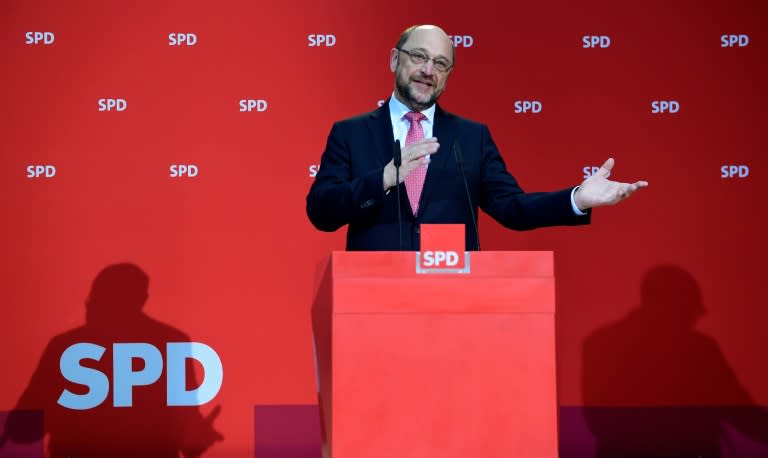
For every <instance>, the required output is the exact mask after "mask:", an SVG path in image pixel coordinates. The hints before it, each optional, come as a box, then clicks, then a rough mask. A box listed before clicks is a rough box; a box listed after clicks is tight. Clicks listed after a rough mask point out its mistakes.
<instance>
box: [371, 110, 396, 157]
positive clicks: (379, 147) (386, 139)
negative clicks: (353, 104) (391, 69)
mask: <svg viewBox="0 0 768 458" xmlns="http://www.w3.org/2000/svg"><path fill="white" fill-rule="evenodd" d="M368 130H369V131H370V132H371V137H372V138H373V144H374V148H375V153H374V154H375V157H376V162H377V164H378V165H379V167H384V166H385V165H387V163H389V161H391V160H392V155H393V149H392V148H393V145H394V143H395V138H394V136H393V134H392V120H391V119H390V118H389V99H387V101H385V102H384V105H382V106H380V107H379V108H378V109H377V110H375V111H373V112H371V114H370V116H369V117H368Z"/></svg>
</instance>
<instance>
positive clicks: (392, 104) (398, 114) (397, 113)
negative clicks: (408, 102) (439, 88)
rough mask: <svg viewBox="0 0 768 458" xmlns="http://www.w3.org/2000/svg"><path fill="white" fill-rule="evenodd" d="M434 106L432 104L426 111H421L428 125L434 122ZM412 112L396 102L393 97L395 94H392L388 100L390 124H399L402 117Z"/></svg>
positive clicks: (395, 98)
mask: <svg viewBox="0 0 768 458" xmlns="http://www.w3.org/2000/svg"><path fill="white" fill-rule="evenodd" d="M436 106H437V105H436V104H434V103H433V104H432V106H431V107H429V108H427V109H426V110H424V111H422V112H421V114H423V115H424V116H426V117H427V121H429V122H430V123H433V122H434V120H435V107H436ZM411 111H412V110H411V109H410V108H408V107H407V106H405V105H404V104H402V103H401V102H400V101H399V100H397V97H395V93H394V92H393V93H392V96H391V97H390V98H389V115H390V117H391V118H392V123H393V124H394V123H395V122H399V121H401V120H402V119H403V116H405V114H406V113H409V112H411Z"/></svg>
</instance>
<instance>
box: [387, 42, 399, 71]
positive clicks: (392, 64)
mask: <svg viewBox="0 0 768 458" xmlns="http://www.w3.org/2000/svg"><path fill="white" fill-rule="evenodd" d="M399 54H400V51H398V50H397V49H395V48H392V51H391V52H390V53H389V70H390V71H392V73H394V72H395V70H397V61H398V59H399V57H400V56H399Z"/></svg>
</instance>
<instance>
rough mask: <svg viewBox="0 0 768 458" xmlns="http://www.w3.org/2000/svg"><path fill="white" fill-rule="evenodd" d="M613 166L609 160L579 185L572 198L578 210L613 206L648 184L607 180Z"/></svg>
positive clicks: (644, 182)
mask: <svg viewBox="0 0 768 458" xmlns="http://www.w3.org/2000/svg"><path fill="white" fill-rule="evenodd" d="M613 164H614V160H613V158H609V159H608V160H607V161H605V164H603V166H602V167H600V170H598V171H597V173H595V174H593V175H592V176H591V177H589V178H587V179H586V180H584V181H583V182H582V183H581V186H579V189H577V190H576V194H575V195H574V196H573V200H574V201H575V203H576V206H577V207H579V210H581V211H586V210H587V209H589V208H595V207H602V206H604V205H615V204H617V203H619V202H621V201H622V200H624V199H627V198H628V197H629V196H631V195H632V194H633V193H634V192H635V191H637V190H638V189H640V188H644V187H646V186H648V182H647V181H642V180H641V181H636V182H634V183H621V182H618V181H611V180H609V179H608V176H609V175H610V174H611V169H613Z"/></svg>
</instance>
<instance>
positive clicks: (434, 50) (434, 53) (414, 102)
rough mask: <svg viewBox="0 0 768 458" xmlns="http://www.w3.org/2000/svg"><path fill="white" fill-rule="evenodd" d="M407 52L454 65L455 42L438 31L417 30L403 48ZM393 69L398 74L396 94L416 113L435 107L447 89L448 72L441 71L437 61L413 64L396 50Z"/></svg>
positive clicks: (393, 52) (391, 65)
mask: <svg viewBox="0 0 768 458" xmlns="http://www.w3.org/2000/svg"><path fill="white" fill-rule="evenodd" d="M402 49H404V50H406V51H421V52H422V53H423V54H425V55H427V56H428V57H430V58H432V59H440V60H444V61H445V62H448V63H449V65H452V64H453V60H452V59H451V57H452V52H451V42H450V40H449V39H448V37H447V36H446V35H445V33H444V32H443V31H442V30H440V29H438V28H431V29H416V30H414V31H413V33H411V36H410V37H408V40H407V41H406V42H405V44H403V46H402ZM390 68H391V69H392V71H393V72H394V73H395V92H396V95H397V96H398V98H399V99H400V101H401V102H403V103H404V104H405V105H407V106H408V107H410V108H411V109H412V110H415V111H423V110H425V109H427V108H429V107H430V106H432V105H433V104H434V103H435V102H436V101H437V99H438V98H439V97H440V95H441V94H442V93H443V90H444V89H445V84H446V82H447V81H448V76H449V75H450V73H451V69H450V68H449V69H448V71H445V72H441V71H438V70H437V69H436V68H435V66H434V61H433V60H427V61H426V62H425V63H423V64H414V63H413V62H411V59H410V57H409V56H408V54H406V53H404V52H402V51H398V50H397V49H393V50H392V56H391V58H390Z"/></svg>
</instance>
